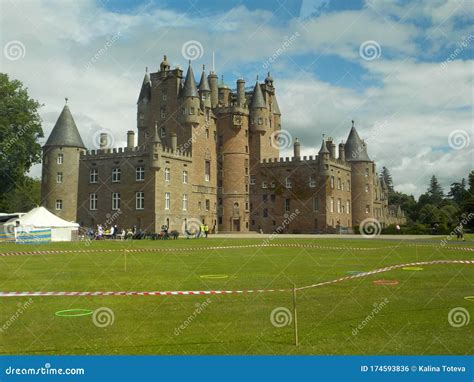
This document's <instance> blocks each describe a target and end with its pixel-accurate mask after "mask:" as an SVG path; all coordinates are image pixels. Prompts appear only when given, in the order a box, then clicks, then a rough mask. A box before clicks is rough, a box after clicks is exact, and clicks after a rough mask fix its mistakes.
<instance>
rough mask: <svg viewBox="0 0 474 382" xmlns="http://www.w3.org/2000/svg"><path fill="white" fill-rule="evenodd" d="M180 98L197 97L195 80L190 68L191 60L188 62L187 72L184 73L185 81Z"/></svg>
mask: <svg viewBox="0 0 474 382" xmlns="http://www.w3.org/2000/svg"><path fill="white" fill-rule="evenodd" d="M181 95H182V97H198V96H199V94H198V90H197V87H196V80H195V79H194V73H193V68H192V67H191V60H189V66H188V71H187V73H186V80H185V81H184V86H183V90H182V92H181Z"/></svg>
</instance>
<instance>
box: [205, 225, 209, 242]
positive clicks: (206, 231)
mask: <svg viewBox="0 0 474 382" xmlns="http://www.w3.org/2000/svg"><path fill="white" fill-rule="evenodd" d="M204 234H205V235H206V239H207V235H209V226H208V225H207V224H204Z"/></svg>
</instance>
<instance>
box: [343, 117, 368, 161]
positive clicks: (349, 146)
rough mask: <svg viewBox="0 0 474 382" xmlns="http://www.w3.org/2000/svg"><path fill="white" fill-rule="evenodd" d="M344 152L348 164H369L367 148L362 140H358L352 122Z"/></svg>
mask: <svg viewBox="0 0 474 382" xmlns="http://www.w3.org/2000/svg"><path fill="white" fill-rule="evenodd" d="M345 152H346V161H348V162H356V161H358V162H370V158H369V155H368V154H367V146H366V145H365V143H364V142H363V141H362V139H360V137H359V134H358V133H357V130H356V128H355V126H354V121H352V128H351V132H350V133H349V137H347V142H346V146H345Z"/></svg>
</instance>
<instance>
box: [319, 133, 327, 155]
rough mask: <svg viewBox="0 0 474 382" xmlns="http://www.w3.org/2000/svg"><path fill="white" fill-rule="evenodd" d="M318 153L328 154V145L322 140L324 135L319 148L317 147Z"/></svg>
mask: <svg viewBox="0 0 474 382" xmlns="http://www.w3.org/2000/svg"><path fill="white" fill-rule="evenodd" d="M319 154H328V155H329V150H328V147H327V145H326V141H325V140H324V137H323V141H322V143H321V148H320V149H319Z"/></svg>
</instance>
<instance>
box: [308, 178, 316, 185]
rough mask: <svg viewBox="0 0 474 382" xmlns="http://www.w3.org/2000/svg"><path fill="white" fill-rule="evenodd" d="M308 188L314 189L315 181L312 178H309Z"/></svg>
mask: <svg viewBox="0 0 474 382" xmlns="http://www.w3.org/2000/svg"><path fill="white" fill-rule="evenodd" d="M309 186H310V187H311V188H314V187H316V179H314V178H313V177H312V176H310V177H309Z"/></svg>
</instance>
